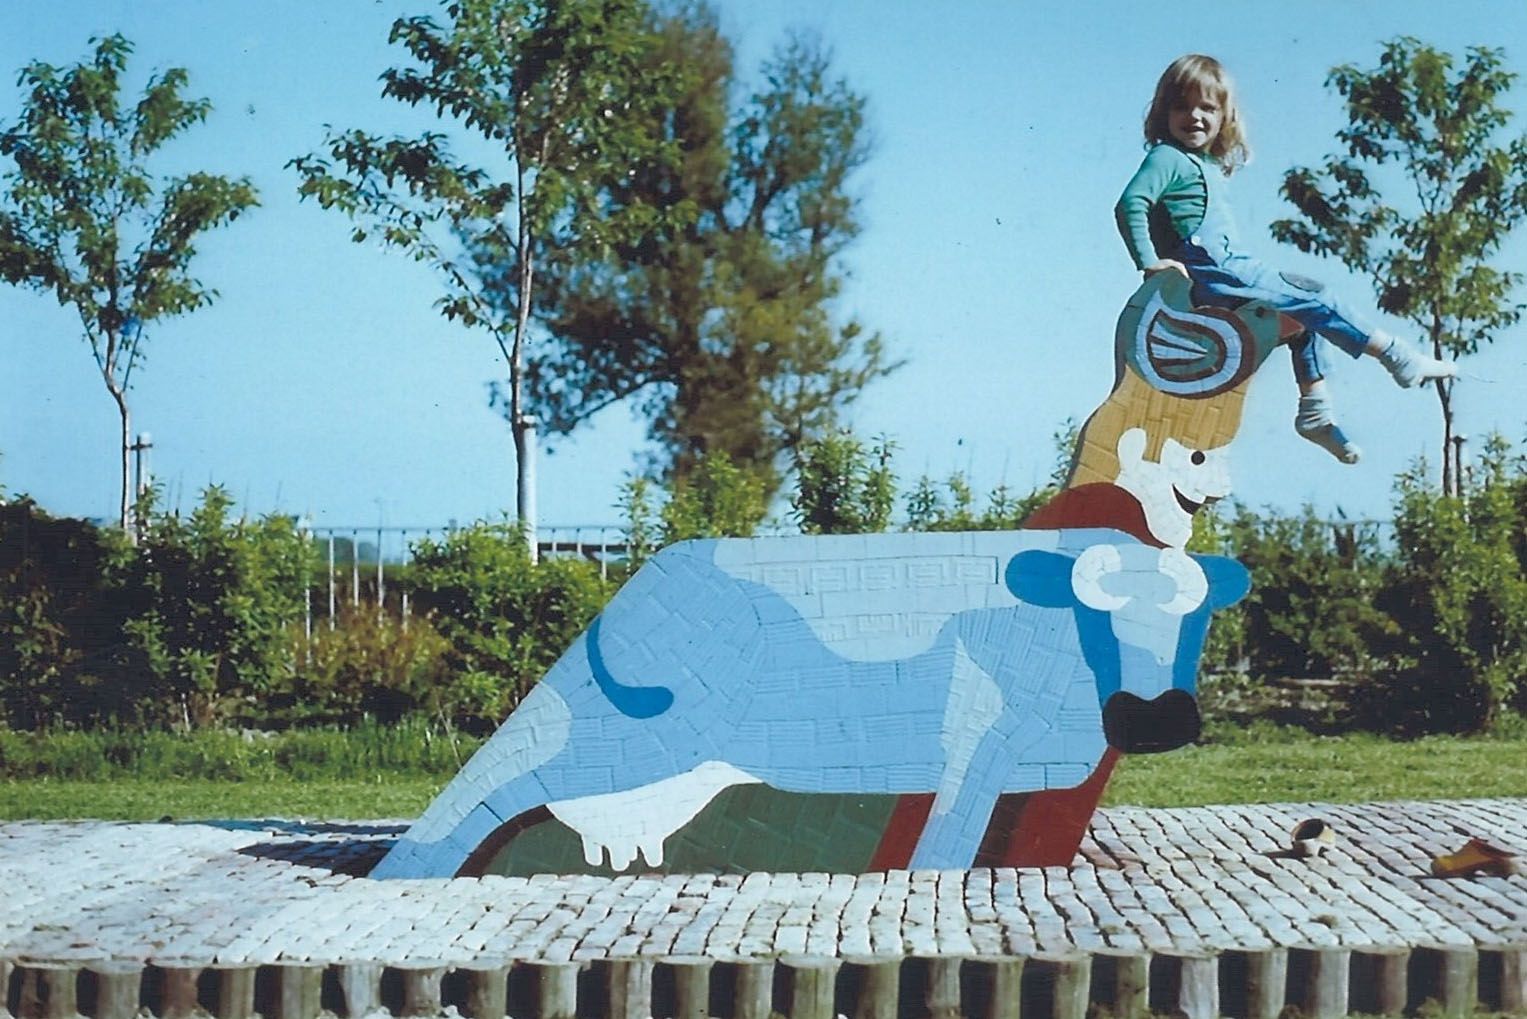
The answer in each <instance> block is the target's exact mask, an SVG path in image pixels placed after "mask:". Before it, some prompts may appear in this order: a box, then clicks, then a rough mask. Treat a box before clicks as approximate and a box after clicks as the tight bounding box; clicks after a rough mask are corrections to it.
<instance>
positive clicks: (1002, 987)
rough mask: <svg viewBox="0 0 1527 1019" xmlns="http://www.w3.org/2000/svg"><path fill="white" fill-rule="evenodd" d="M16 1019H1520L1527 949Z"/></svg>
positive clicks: (458, 981)
mask: <svg viewBox="0 0 1527 1019" xmlns="http://www.w3.org/2000/svg"><path fill="white" fill-rule="evenodd" d="M0 987H3V988H4V989H5V991H6V997H5V998H4V999H3V1001H0V1005H3V1006H4V1008H0V1016H3V1015H5V1013H6V1012H9V1014H10V1015H11V1016H14V1017H15V1019H81V1017H85V1019H133V1017H135V1016H140V1015H143V1014H145V1013H146V1014H148V1015H152V1016H155V1017H158V1019H187V1017H189V1016H191V1015H193V1014H196V1013H197V1012H198V1011H200V1012H202V1013H204V1014H210V1015H212V1016H213V1017H214V1019H250V1017H251V1016H253V1015H256V1014H259V1015H261V1016H263V1017H264V1019H318V1017H319V1016H320V1014H321V1013H324V1012H327V1013H330V1014H332V1015H335V1016H338V1017H339V1019H360V1017H363V1016H366V1015H370V1014H374V1013H375V1012H376V1011H377V1010H378V1009H381V1008H385V1009H387V1010H388V1011H389V1012H391V1013H392V1014H393V1015H395V1016H399V1017H407V1016H412V1017H419V1019H423V1017H431V1019H433V1017H436V1016H441V1015H444V1014H446V1010H447V1009H448V1008H454V1009H455V1010H456V1012H457V1013H458V1014H460V1015H461V1016H464V1017H466V1019H505V1017H506V1016H514V1017H515V1019H585V1017H588V1016H610V1017H613V1019H630V1017H638V1019H645V1017H649V1016H650V1017H654V1019H701V1017H706V1016H721V1017H729V1019H768V1017H769V1016H771V1015H774V1014H779V1015H784V1016H788V1017H790V1019H831V1017H833V1016H836V1015H839V1014H844V1015H848V1016H850V1017H852V1019H893V1017H895V1016H898V1015H907V1014H918V1015H927V1016H930V1017H931V1019H955V1017H960V1016H966V1017H976V1016H980V1017H990V1019H1086V1016H1087V1014H1088V1012H1089V1010H1090V1009H1093V1008H1098V1009H1101V1010H1104V1011H1105V1014H1108V1015H1110V1016H1113V1017H1115V1019H1131V1017H1142V1016H1145V1015H1147V1014H1148V1013H1151V1012H1156V1013H1180V1014H1181V1015H1184V1016H1186V1017H1188V1019H1216V1017H1218V1016H1220V1015H1225V1016H1230V1017H1233V1019H1276V1016H1277V1015H1278V1014H1279V1013H1281V1012H1283V1010H1284V1009H1285V1008H1287V1007H1289V1006H1294V1007H1296V1008H1297V1009H1298V1010H1299V1014H1301V1015H1303V1016H1307V1017H1309V1019H1320V1017H1340V1016H1345V1015H1349V1014H1359V1013H1361V1014H1385V1015H1402V1014H1413V1013H1415V1012H1417V1011H1418V1010H1421V1011H1423V1012H1425V1013H1428V1014H1437V1015H1467V1014H1469V1013H1471V1012H1473V1011H1474V1010H1475V1009H1476V1008H1479V1007H1484V1008H1487V1009H1490V1010H1493V1011H1499V1012H1506V1013H1519V1012H1522V1011H1523V1010H1524V1005H1527V944H1502V945H1487V946H1479V947H1475V946H1468V945H1426V946H1418V947H1416V948H1410V947H1406V946H1370V947H1363V948H1352V949H1348V948H1335V947H1331V946H1301V947H1295V948H1290V949H1283V948H1276V947H1273V948H1266V949H1233V950H1228V951H1225V952H1222V953H1218V954H1212V953H1202V952H1191V953H1189V952H1168V951H1163V952H1154V953H1152V952H1121V951H1117V950H1104V951H1099V952H1097V953H1082V952H1075V953H1063V954H1054V953H1049V954H1035V955H1029V956H1021V955H1004V956H969V957H955V956H934V957H917V956H867V957H856V958H848V959H842V958H836V957H806V956H786V957H779V958H757V959H712V958H706V957H697V956H674V957H656V958H651V957H648V958H640V957H631V958H610V959H601V960H595V961H593V962H583V963H580V962H549V961H545V960H514V961H510V960H487V961H481V962H475V963H470V964H456V965H446V964H443V963H424V962H413V963H408V964H405V965H400V966H387V965H384V964H381V963H377V962H371V961H365V962H337V963H328V964H323V963H308V962H276V963H269V964H265V965H260V966H216V965H213V966H206V967H201V966H195V965H185V964H179V963H173V962H157V963H152V964H146V963H141V962H131V961H123V960H109V959H108V960H96V961H88V962H77V961H68V962H56V961H36V960H0Z"/></svg>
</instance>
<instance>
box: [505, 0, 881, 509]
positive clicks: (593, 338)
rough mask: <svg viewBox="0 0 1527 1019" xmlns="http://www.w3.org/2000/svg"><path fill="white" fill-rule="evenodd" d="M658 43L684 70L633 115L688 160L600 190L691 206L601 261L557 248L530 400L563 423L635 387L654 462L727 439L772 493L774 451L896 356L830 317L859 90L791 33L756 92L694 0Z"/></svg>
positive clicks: (849, 213) (677, 464)
mask: <svg viewBox="0 0 1527 1019" xmlns="http://www.w3.org/2000/svg"><path fill="white" fill-rule="evenodd" d="M658 38H659V45H658V46H657V48H655V49H654V50H652V51H651V52H650V53H649V59H650V60H651V61H652V62H653V68H654V69H656V68H661V67H671V68H680V69H682V70H683V72H684V74H683V76H682V79H681V81H680V86H681V87H680V89H679V90H678V91H677V92H676V93H675V94H674V96H673V98H672V99H671V101H670V102H668V103H666V104H663V105H656V106H652V107H649V108H648V109H647V110H646V111H644V115H645V116H646V117H647V118H648V119H647V120H646V121H645V130H648V131H650V132H652V133H653V134H654V135H656V136H658V137H661V138H663V139H664V140H665V142H667V143H668V144H669V145H671V146H672V147H673V148H674V149H676V150H677V151H678V152H679V153H680V154H681V155H680V158H679V159H678V160H676V161H674V162H669V163H656V162H654V163H650V164H647V165H645V166H640V167H636V168H635V169H634V170H633V172H632V173H630V174H629V175H628V176H627V178H626V179H625V180H624V181H623V182H622V184H621V186H619V187H616V188H614V189H612V190H611V192H610V194H609V196H608V198H609V201H610V203H611V204H610V208H612V209H615V210H628V209H639V208H642V207H643V206H645V205H659V206H664V207H667V206H669V205H677V206H679V207H682V208H686V209H689V210H691V211H692V215H691V216H689V217H688V218H684V219H671V220H669V221H667V222H664V223H661V224H657V225H655V227H654V228H653V229H652V230H650V231H649V232H647V233H645V234H643V235H642V236H640V237H636V238H633V239H631V240H630V241H628V242H626V243H620V244H615V245H613V246H611V247H610V248H609V249H608V250H606V251H604V252H602V253H600V255H599V257H597V258H589V257H587V255H586V254H585V253H584V252H576V251H571V250H565V249H564V250H563V251H561V252H560V253H553V254H552V257H550V258H549V259H548V260H547V262H546V265H545V269H546V271H545V274H544V287H543V289H541V290H540V291H539V294H540V301H541V305H540V306H541V308H542V310H543V312H544V316H543V317H544V321H545V323H546V325H547V327H548V329H549V330H550V332H551V338H550V341H549V342H548V343H546V344H545V345H543V346H542V347H541V348H539V349H538V350H537V351H536V352H535V354H534V356H533V357H532V358H531V360H530V362H529V364H528V366H527V381H528V383H529V391H530V399H531V402H532V404H533V406H534V409H535V412H536V413H537V414H538V415H539V417H540V418H541V420H543V421H545V422H546V424H547V427H548V428H549V429H550V430H552V431H555V432H561V433H567V432H570V431H572V430H573V429H575V428H576V427H578V426H579V425H580V424H581V423H582V422H584V421H586V420H588V419H589V418H590V417H591V416H593V415H594V414H595V413H597V412H598V411H599V410H600V409H602V408H604V407H606V406H608V405H610V404H612V403H616V402H621V401H634V402H635V404H636V406H637V408H638V410H639V412H640V413H641V414H643V415H644V416H645V417H646V418H648V419H649V420H650V422H651V425H650V435H651V437H652V438H653V440H655V442H656V444H657V446H658V452H657V453H656V454H655V456H654V462H653V468H654V472H655V473H656V474H658V475H659V476H663V477H675V476H683V475H685V474H687V473H689V472H690V471H691V469H692V468H693V466H694V465H695V463H697V462H698V461H699V460H700V459H701V458H702V457H704V456H705V455H707V454H715V453H724V454H726V455H727V456H728V457H730V458H731V460H732V462H733V463H735V464H738V465H747V466H748V468H749V469H750V470H752V471H754V472H756V474H757V475H758V477H759V478H761V479H762V480H763V482H764V486H765V492H766V493H767V494H768V495H771V496H772V495H773V494H774V492H775V490H776V489H777V488H778V486H779V483H780V470H781V468H782V466H783V464H782V462H781V461H782V460H784V459H785V457H786V455H788V454H790V453H791V452H792V451H796V450H798V449H799V448H800V447H801V445H802V444H803V443H805V442H807V441H808V440H810V439H812V438H814V437H820V436H824V435H828V434H830V433H831V432H832V431H833V430H834V429H835V428H836V427H837V426H838V423H839V417H840V413H841V411H842V408H843V407H844V406H845V405H847V404H848V403H849V402H850V401H852V400H853V399H854V398H855V397H856V396H857V395H858V393H859V391H860V390H861V389H862V388H863V387H864V386H865V385H866V384H867V383H869V382H870V381H871V380H873V379H875V378H877V377H879V376H882V375H884V374H886V373H887V372H889V371H891V370H892V369H893V368H894V367H896V365H895V364H893V363H892V362H891V361H890V359H889V358H888V357H887V355H886V353H885V351H884V347H883V345H882V343H881V340H880V337H879V336H878V335H872V334H866V333H865V331H864V329H863V327H862V326H861V325H860V324H859V323H857V322H854V321H849V322H846V323H843V324H841V325H839V324H835V323H834V322H833V321H832V315H831V310H832V309H831V305H832V302H833V299H834V298H835V297H836V295H837V294H838V292H839V289H840V286H841V278H842V270H841V269H840V268H839V266H838V256H839V254H840V253H841V251H842V250H843V248H844V247H845V246H846V245H847V244H848V243H849V242H850V241H852V240H853V238H854V237H855V236H856V235H857V233H858V230H859V225H858V223H857V220H856V216H855V213H856V205H857V199H856V198H855V197H854V196H853V194H852V193H851V192H850V191H849V189H848V181H849V180H850V178H851V176H852V174H853V173H854V171H855V170H856V169H857V168H858V167H859V166H860V165H862V163H863V162H864V160H865V158H866V156H867V146H866V142H865V126H864V100H863V98H862V97H860V96H859V95H857V94H856V93H854V92H853V91H852V90H851V89H850V88H849V87H848V85H847V84H846V83H845V82H844V81H842V80H841V79H837V78H835V77H834V76H833V75H832V73H831V67H830V61H829V59H828V56H827V54H826V52H825V51H824V50H823V49H822V48H821V47H820V46H818V45H816V44H814V43H811V42H808V41H805V40H802V39H794V40H790V41H789V42H787V43H786V44H785V45H783V46H781V47H780V48H778V49H777V50H776V51H775V52H774V54H773V56H772V58H771V59H770V60H769V61H768V62H767V63H766V64H765V65H764V67H763V68H762V69H761V73H760V77H761V79H762V81H763V82H764V85H763V86H762V87H760V88H758V89H756V90H753V91H751V93H750V92H748V91H747V89H746V86H745V83H744V82H742V81H741V80H739V79H738V77H737V75H736V73H735V69H734V66H733V58H732V50H731V47H730V45H729V44H728V43H727V41H726V40H725V39H724V38H723V37H722V36H721V34H720V32H719V30H718V29H717V26H716V18H715V14H714V12H712V11H711V10H710V9H708V8H707V7H705V6H703V5H701V4H690V5H685V6H682V7H680V8H679V9H678V10H677V11H676V12H675V13H673V14H671V15H669V16H666V17H664V18H663V19H661V21H660V24H659V36H658ZM734 96H743V97H744V98H743V99H742V100H741V101H740V102H734V101H733V97H734Z"/></svg>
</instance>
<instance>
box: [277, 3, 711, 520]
mask: <svg viewBox="0 0 1527 1019" xmlns="http://www.w3.org/2000/svg"><path fill="white" fill-rule="evenodd" d="M444 9H445V19H444V21H443V22H437V21H436V20H435V19H434V18H432V17H428V16H420V17H413V18H400V19H398V20H397V21H396V22H394V24H393V26H392V33H391V36H390V37H389V41H390V42H393V43H397V44H399V45H401V46H402V47H403V48H404V50H406V51H407V53H408V56H409V58H410V59H411V60H412V62H413V63H412V65H410V66H402V67H395V68H392V69H389V70H388V71H387V72H385V73H384V74H383V75H382V82H383V85H382V94H383V96H385V97H388V98H391V99H395V100H397V101H399V102H401V103H404V104H406V105H408V106H424V107H426V108H433V109H434V111H435V113H436V114H437V115H438V116H439V117H440V118H441V119H442V121H445V122H447V123H449V122H454V123H455V125H456V127H457V129H458V130H457V131H456V133H455V134H456V136H455V137H452V136H451V135H448V134H446V133H442V132H438V131H430V132H426V133H424V134H422V135H420V136H418V137H417V138H403V137H394V138H382V137H378V136H374V135H370V134H367V133H366V132H364V131H360V130H350V131H342V132H337V133H336V132H330V133H329V135H328V136H327V137H326V138H325V141H324V145H325V147H326V149H327V150H328V156H327V158H325V157H322V156H318V155H307V156H301V157H299V158H297V159H294V160H292V162H291V164H290V165H291V166H292V167H293V168H295V169H296V171H297V173H298V175H299V176H300V177H301V178H302V181H301V184H300V186H299V189H298V190H299V193H300V194H301V195H302V197H304V198H308V197H311V198H314V199H315V200H316V201H317V202H318V203H319V204H320V205H321V206H323V207H324V208H326V209H335V210H338V211H340V212H343V213H344V214H345V215H346V216H348V217H349V218H350V220H351V221H352V223H354V224H355V225H354V229H353V231H352V234H351V236H352V238H353V239H354V240H355V241H357V242H362V241H366V240H367V239H369V238H375V239H377V240H380V241H381V242H382V243H383V244H384V245H385V246H387V247H390V248H394V249H396V250H398V251H399V252H401V253H403V254H405V255H407V256H408V257H410V258H412V259H414V260H415V261H420V262H425V263H428V264H429V265H431V266H432V267H434V268H435V269H436V270H437V271H438V272H439V274H440V276H441V277H442V279H443V281H444V283H445V293H444V295H443V296H442V297H441V298H440V300H439V301H438V302H437V306H438V307H439V308H440V310H441V312H442V313H443V314H444V315H445V316H446V317H447V318H449V319H452V320H458V321H460V322H462V323H463V324H464V325H466V326H469V327H482V328H484V329H486V330H487V331H488V332H489V333H490V334H491V335H492V337H493V339H494V341H495V342H496V343H497V344H498V346H499V349H500V352H501V353H502V354H503V357H504V360H505V362H506V363H507V364H508V372H509V375H508V380H507V381H508V390H507V393H506V394H504V393H502V392H500V395H501V396H502V399H503V402H504V404H505V406H506V416H507V417H508V419H509V422H510V426H511V428H512V430H513V433H514V437H515V447H516V452H517V454H518V461H519V471H520V475H519V479H518V483H519V490H520V508H521V514H520V515H521V516H523V515H524V508H525V502H524V499H525V487H524V486H525V474H524V469H525V460H526V456H525V454H526V449H525V441H526V430H527V427H528V423H527V421H526V419H525V410H526V408H525V405H524V403H523V383H522V374H523V369H524V352H525V345H526V342H527V340H528V335H527V329H528V323H529V321H530V316H531V310H532V306H533V303H534V289H535V288H534V282H535V279H536V272H537V270H538V266H539V263H540V262H541V261H542V260H543V259H545V258H547V257H549V256H550V255H551V254H552V253H561V254H564V255H566V256H567V257H569V258H573V259H574V260H581V259H584V258H597V257H599V255H600V253H601V252H603V251H604V250H606V249H607V248H608V247H609V246H610V245H612V244H614V243H617V242H619V241H622V240H626V239H629V238H632V237H640V236H643V235H645V233H646V232H647V231H650V230H652V229H655V228H657V227H658V226H659V225H661V224H663V223H665V222H670V221H672V222H684V221H686V220H687V219H689V218H690V216H691V214H692V210H691V209H690V207H689V206H688V204H687V203H685V202H672V203H668V202H663V203H650V202H634V203H615V202H613V201H611V200H610V199H609V197H608V196H609V192H610V190H611V189H612V188H614V187H617V186H619V185H620V184H621V182H622V181H624V180H625V179H626V178H627V177H628V175H630V174H634V173H636V172H637V171H638V170H639V169H640V168H643V167H646V166H648V165H649V164H651V165H659V166H661V165H667V164H668V163H670V162H671V161H672V160H674V159H675V158H676V151H675V146H674V145H673V144H672V143H671V142H670V141H669V140H668V139H663V138H659V137H656V136H654V135H653V134H652V133H651V132H650V131H649V130H648V125H649V124H650V121H651V117H650V116H649V115H648V114H647V113H646V112H645V111H646V110H648V109H650V108H652V107H653V106H659V107H660V106H662V105H663V104H665V103H666V101H667V97H668V96H669V94H670V93H671V92H672V91H673V89H674V85H673V77H674V74H675V72H674V70H673V69H672V68H669V67H667V66H665V65H662V64H659V63H655V62H654V61H653V60H651V59H650V56H649V55H650V53H651V52H652V49H653V47H654V46H655V44H656V43H655V39H654V37H653V34H652V31H651V27H650V25H649V15H648V11H647V8H646V6H645V4H644V3H643V2H642V0H452V2H450V3H447V4H446V5H445V8H444ZM453 144H456V145H458V146H460V147H461V148H464V149H469V150H474V151H482V150H487V151H491V152H492V153H493V155H492V157H491V159H490V161H489V166H495V167H502V168H503V170H504V172H503V174H502V176H500V175H498V174H497V173H496V172H495V171H494V170H490V169H488V168H485V167H483V166H480V165H476V164H475V163H474V162H472V161H470V160H461V159H458V157H457V156H456V154H455V153H454V152H453V151H452V145H453Z"/></svg>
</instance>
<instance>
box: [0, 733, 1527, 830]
mask: <svg viewBox="0 0 1527 1019" xmlns="http://www.w3.org/2000/svg"><path fill="white" fill-rule="evenodd" d="M1521 730H1522V727H1521V726H1519V725H1517V726H1511V727H1510V735H1498V736H1489V737H1467V738H1464V737H1450V736H1431V737H1427V738H1425V739H1419V740H1413V741H1409V742H1394V741H1391V740H1387V739H1384V738H1381V737H1378V736H1373V735H1369V734H1363V733H1356V734H1349V735H1344V736H1314V735H1311V734H1309V733H1306V732H1303V731H1302V730H1297V729H1280V728H1277V727H1274V726H1271V725H1267V724H1256V725H1253V726H1252V727H1250V728H1249V729H1242V728H1235V727H1231V726H1228V725H1225V724H1223V723H1221V724H1219V725H1217V726H1214V727H1212V728H1211V730H1210V733H1209V738H1208V740H1207V741H1206V743H1205V744H1204V745H1199V746H1190V747H1184V748H1183V749H1181V750H1174V751H1172V752H1170V753H1166V754H1153V755H1140V756H1134V757H1127V758H1125V759H1124V761H1123V762H1122V763H1121V764H1120V765H1119V768H1118V769H1117V771H1116V772H1115V774H1114V777H1113V780H1112V781H1111V782H1110V784H1109V787H1108V792H1107V795H1106V796H1105V797H1104V800H1103V802H1104V803H1105V804H1107V805H1122V804H1130V805H1137V806H1148V807H1175V806H1193V805H1199V804H1205V803H1277V802H1305V801H1324V802H1338V803H1340V802H1357V801H1362V800H1400V799H1452V798H1472V797H1487V796H1527V733H1524V732H1523V731H1521ZM23 735H24V734H9V742H8V741H0V818H3V819H20V818H37V819H44V818H96V819H102V820H157V819H159V818H161V817H166V816H168V817H173V818H176V819H177V820H184V819H196V818H262V817H302V818H310V819H347V820H359V819H369V818H412V817H416V816H418V814H419V813H420V812H421V811H423V809H424V807H425V805H426V804H428V803H429V801H430V799H431V798H433V796H434V795H435V793H436V792H438V791H439V790H440V788H441V787H443V786H444V785H445V783H446V782H447V781H448V780H449V779H450V777H451V776H452V775H453V774H454V773H455V771H456V767H457V760H458V756H459V753H458V751H454V750H453V751H452V752H450V753H449V754H444V753H440V752H438V751H437V752H435V753H432V754H430V755H428V756H427V757H426V756H424V755H419V754H409V753H405V750H406V749H407V741H408V740H409V739H413V737H409V736H408V735H407V734H406V733H394V734H393V735H392V736H390V737H379V736H378V734H376V733H374V732H373V733H367V734H362V735H360V736H355V737H351V736H348V735H346V734H336V733H332V732H330V733H325V734H306V735H304V734H290V735H289V736H284V737H280V738H276V739H270V740H263V741H260V742H259V743H257V745H256V750H257V751H258V753H254V752H252V751H249V750H248V749H247V746H246V744H247V741H240V740H239V738H238V737H237V736H232V737H229V736H227V735H226V734H223V735H218V734H205V735H197V736H192V737H167V736H156V737H154V738H153V739H152V740H148V741H143V740H141V739H140V740H136V741H135V740H133V739H131V738H129V737H112V739H113V740H118V741H125V743H122V744H121V745H119V744H117V743H114V744H112V745H113V746H116V747H117V749H116V750H112V751H110V752H107V753H103V750H105V749H107V748H103V747H98V746H96V745H94V744H92V743H81V742H80V740H79V739H78V738H73V739H69V740H62V739H61V740H58V741H56V742H53V743H50V742H49V740H48V738H39V739H35V740H32V741H31V742H29V743H27V744H25V745H22V744H20V743H17V742H16V741H17V740H18V739H20V738H21V737H22V736H23ZM384 739H390V740H394V742H383V740H384ZM166 740H178V741H180V744H177V745H173V746H171V745H170V744H167V743H165V741H166ZM126 744H131V746H126ZM459 749H460V751H462V752H466V753H469V752H470V749H471V748H470V747H469V746H468V747H462V748H459ZM129 750H130V751H131V752H128V751H129ZM239 755H243V756H242V757H240V756H239ZM102 757H110V758H113V759H114V760H115V761H116V762H117V763H114V764H110V765H109V766H108V765H102V763H101V760H102ZM23 759H25V766H24V767H23V766H21V763H22V760H23ZM199 772H200V773H201V775H204V776H205V775H209V774H216V775H218V776H219V777H198V773H199ZM293 772H297V774H295V775H294V774H293ZM346 775H357V776H359V777H356V778H346V777H345V776H346Z"/></svg>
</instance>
